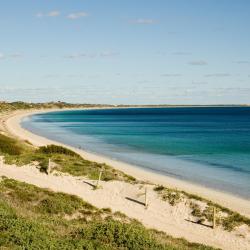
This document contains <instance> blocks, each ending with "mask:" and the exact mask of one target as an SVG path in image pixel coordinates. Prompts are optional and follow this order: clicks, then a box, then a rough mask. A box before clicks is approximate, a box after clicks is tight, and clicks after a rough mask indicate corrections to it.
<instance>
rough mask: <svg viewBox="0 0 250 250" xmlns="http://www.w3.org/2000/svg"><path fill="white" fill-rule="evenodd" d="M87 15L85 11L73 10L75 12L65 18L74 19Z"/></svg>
mask: <svg viewBox="0 0 250 250" xmlns="http://www.w3.org/2000/svg"><path fill="white" fill-rule="evenodd" d="M87 16H89V14H88V13H87V12H83V11H82V12H75V13H71V14H69V15H68V16H67V18H69V19H71V20H75V19H79V18H81V17H87Z"/></svg>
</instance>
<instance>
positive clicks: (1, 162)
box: [0, 156, 4, 167]
mask: <svg viewBox="0 0 250 250" xmlns="http://www.w3.org/2000/svg"><path fill="white" fill-rule="evenodd" d="M3 157H4V156H0V167H3Z"/></svg>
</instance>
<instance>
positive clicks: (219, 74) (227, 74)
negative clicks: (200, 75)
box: [205, 73, 231, 77]
mask: <svg viewBox="0 0 250 250" xmlns="http://www.w3.org/2000/svg"><path fill="white" fill-rule="evenodd" d="M228 76H231V75H230V74H229V73H215V74H207V75H205V77H228Z"/></svg>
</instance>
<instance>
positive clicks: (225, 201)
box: [4, 109, 250, 217]
mask: <svg viewBox="0 0 250 250" xmlns="http://www.w3.org/2000/svg"><path fill="white" fill-rule="evenodd" d="M53 111H60V110H58V109H53V110H27V111H18V112H15V113H12V114H10V115H9V116H7V117H5V118H4V124H5V129H6V130H7V131H9V133H11V134H12V135H14V136H16V137H18V138H20V139H22V140H28V141H30V142H31V143H32V144H33V145H35V146H44V145H48V144H57V145H61V146H65V147H68V148H70V149H72V150H74V151H75V152H77V153H78V154H80V155H81V156H82V157H83V158H85V159H87V160H90V161H95V162H98V163H106V164H108V165H110V166H112V167H113V168H116V169H118V170H121V171H123V172H125V173H127V174H129V175H132V176H134V177H135V178H137V179H139V180H143V181H147V182H151V183H154V184H158V185H165V186H168V187H171V188H177V189H180V190H185V191H186V192H189V193H193V194H196V195H199V196H202V197H204V198H207V199H209V200H211V201H213V202H216V203H218V204H221V205H223V206H226V207H228V208H230V209H232V210H234V211H237V212H239V213H241V214H243V215H246V216H248V217H249V216H250V201H249V200H247V199H243V198H241V197H237V196H234V195H231V194H228V193H224V192H220V191H217V190H213V189H210V188H207V187H203V186H200V185H197V184H193V183H189V182H187V181H182V180H178V179H175V178H173V177H168V176H163V175H160V174H157V173H154V172H150V171H147V170H144V169H142V168H140V167H137V166H134V165H131V164H127V163H123V162H120V161H117V160H112V159H110V158H108V157H105V156H101V155H97V154H94V153H89V152H86V151H83V150H81V149H77V148H74V147H71V146H68V145H65V144H62V143H59V142H56V141H53V140H50V139H47V138H44V137H41V136H39V135H36V134H33V133H31V132H30V131H28V130H26V129H24V128H22V127H21V125H20V123H21V120H22V119H23V118H25V117H27V116H30V115H33V114H37V113H43V112H53Z"/></svg>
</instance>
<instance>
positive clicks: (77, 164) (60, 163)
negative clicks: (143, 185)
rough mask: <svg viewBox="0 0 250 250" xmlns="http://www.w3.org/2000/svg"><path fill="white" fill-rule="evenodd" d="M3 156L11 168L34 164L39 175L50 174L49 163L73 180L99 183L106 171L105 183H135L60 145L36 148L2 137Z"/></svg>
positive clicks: (113, 170)
mask: <svg viewBox="0 0 250 250" xmlns="http://www.w3.org/2000/svg"><path fill="white" fill-rule="evenodd" d="M0 153H2V154H3V155H4V156H5V161H6V163H8V164H16V165H18V166H23V165H27V164H30V163H34V164H35V165H37V166H38V168H39V169H40V171H42V172H46V173H47V171H48V162H49V159H50V160H51V161H52V162H53V163H54V164H53V165H54V166H53V170H55V171H59V172H62V173H68V174H71V175H73V176H84V177H87V178H90V179H92V180H97V179H98V176H99V173H100V171H101V170H102V171H103V175H102V180H103V181H111V180H120V181H126V182H131V183H135V182H136V179H135V178H134V177H132V176H129V175H127V174H125V173H123V172H121V171H119V170H116V169H114V168H112V167H110V166H108V165H106V164H100V163H96V162H91V161H88V160H85V159H83V158H82V157H81V156H80V155H78V154H77V153H75V152H73V151H72V150H70V149H67V148H65V147H61V146H57V145H49V146H46V147H40V148H35V147H33V146H32V145H31V144H30V143H29V142H27V141H20V140H17V139H15V138H11V137H8V136H6V135H2V134H0Z"/></svg>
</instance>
